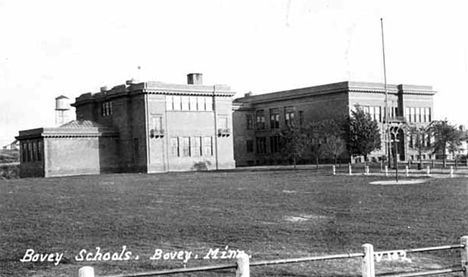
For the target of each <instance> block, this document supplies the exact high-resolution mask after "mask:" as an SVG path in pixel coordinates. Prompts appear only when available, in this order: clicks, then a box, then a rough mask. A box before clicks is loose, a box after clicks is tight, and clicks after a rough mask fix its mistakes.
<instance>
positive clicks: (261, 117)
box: [255, 110, 265, 130]
mask: <svg viewBox="0 0 468 277" xmlns="http://www.w3.org/2000/svg"><path fill="white" fill-rule="evenodd" d="M255 123H256V125H257V130H263V129H265V114H264V113H263V110H258V111H257V112H256V120H255Z"/></svg>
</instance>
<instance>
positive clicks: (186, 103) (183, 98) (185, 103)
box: [180, 96, 190, 111]
mask: <svg viewBox="0 0 468 277" xmlns="http://www.w3.org/2000/svg"><path fill="white" fill-rule="evenodd" d="M180 98H181V102H182V110H183V111H189V110H190V104H189V101H190V100H189V97H188V96H181V97H180Z"/></svg>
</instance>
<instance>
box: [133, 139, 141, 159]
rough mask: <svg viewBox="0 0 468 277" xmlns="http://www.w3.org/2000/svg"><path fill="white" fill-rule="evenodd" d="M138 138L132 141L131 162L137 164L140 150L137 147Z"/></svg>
mask: <svg viewBox="0 0 468 277" xmlns="http://www.w3.org/2000/svg"><path fill="white" fill-rule="evenodd" d="M138 144H139V143H138V138H134V139H133V160H134V161H135V162H138V161H139V160H140V149H139V145H138Z"/></svg>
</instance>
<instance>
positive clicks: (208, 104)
mask: <svg viewBox="0 0 468 277" xmlns="http://www.w3.org/2000/svg"><path fill="white" fill-rule="evenodd" d="M212 110H213V98H211V97H205V111H212Z"/></svg>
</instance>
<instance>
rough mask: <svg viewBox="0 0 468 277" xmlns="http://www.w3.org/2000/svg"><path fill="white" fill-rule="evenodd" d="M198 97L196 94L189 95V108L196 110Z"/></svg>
mask: <svg viewBox="0 0 468 277" xmlns="http://www.w3.org/2000/svg"><path fill="white" fill-rule="evenodd" d="M197 100H198V98H197V97H196V96H190V110H191V111H198V101H197Z"/></svg>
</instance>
